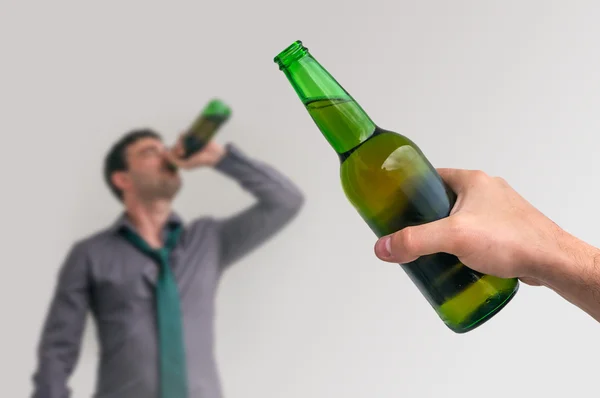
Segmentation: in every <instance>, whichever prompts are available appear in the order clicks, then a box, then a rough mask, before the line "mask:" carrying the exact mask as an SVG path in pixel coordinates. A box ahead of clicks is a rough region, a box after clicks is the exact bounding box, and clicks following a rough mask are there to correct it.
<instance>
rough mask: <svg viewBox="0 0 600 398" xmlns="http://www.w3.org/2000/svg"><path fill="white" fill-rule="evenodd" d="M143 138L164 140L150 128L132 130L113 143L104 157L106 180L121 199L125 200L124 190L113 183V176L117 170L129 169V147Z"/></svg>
mask: <svg viewBox="0 0 600 398" xmlns="http://www.w3.org/2000/svg"><path fill="white" fill-rule="evenodd" d="M142 138H156V139H158V140H162V137H161V136H160V134H158V133H157V132H156V131H154V130H152V129H149V128H144V129H136V130H131V131H129V132H127V133H125V134H124V135H123V137H121V138H120V139H119V140H118V141H117V142H115V143H114V144H113V146H112V147H111V148H110V150H109V151H108V153H107V154H106V157H105V158H104V181H106V183H107V184H108V187H109V188H110V190H111V191H112V193H113V194H114V195H115V196H116V197H117V199H119V200H120V201H123V192H122V191H121V190H120V189H119V188H117V187H116V186H115V185H114V184H113V183H112V180H111V177H112V175H113V173H114V172H116V171H126V170H127V156H126V151H127V148H128V147H129V146H130V145H131V144H133V143H134V142H136V141H138V140H140V139H142Z"/></svg>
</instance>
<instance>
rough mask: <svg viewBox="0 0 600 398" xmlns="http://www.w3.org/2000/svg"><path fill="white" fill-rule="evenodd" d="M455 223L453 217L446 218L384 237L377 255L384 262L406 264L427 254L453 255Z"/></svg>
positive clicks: (378, 244)
mask: <svg viewBox="0 0 600 398" xmlns="http://www.w3.org/2000/svg"><path fill="white" fill-rule="evenodd" d="M453 221H454V220H453V218H452V217H445V218H442V219H440V220H437V221H433V222H430V223H426V224H422V225H418V226H413V227H406V228H404V229H401V230H400V231H398V232H395V233H393V234H391V235H387V236H384V237H382V238H381V239H379V240H378V241H377V243H376V244H375V255H376V256H377V257H379V259H380V260H383V261H387V262H393V263H400V264H406V263H409V262H411V261H414V260H416V259H417V258H419V257H421V256H424V255H427V254H434V253H439V252H445V253H452V252H453V250H454V248H455V247H454V246H456V245H455V244H454V240H453V239H452V237H453V233H452V231H451V229H452V228H451V226H452V224H453ZM453 254H455V253H453Z"/></svg>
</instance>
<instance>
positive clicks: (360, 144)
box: [274, 41, 519, 333]
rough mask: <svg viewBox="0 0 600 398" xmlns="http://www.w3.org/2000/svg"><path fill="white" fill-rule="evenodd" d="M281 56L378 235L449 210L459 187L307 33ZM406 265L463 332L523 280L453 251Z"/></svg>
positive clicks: (353, 199)
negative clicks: (368, 105) (475, 266)
mask: <svg viewBox="0 0 600 398" xmlns="http://www.w3.org/2000/svg"><path fill="white" fill-rule="evenodd" d="M274 61H275V62H276V63H277V64H278V65H279V69H280V70H282V71H283V73H284V74H285V75H286V76H287V78H288V80H289V82H290V83H291V85H292V87H293V88H294V90H295V91H296V93H297V94H298V96H299V97H300V99H301V100H302V102H303V103H304V106H305V107H306V109H307V111H308V113H309V114H310V116H311V117H312V119H313V121H314V122H315V124H316V125H317V126H318V127H319V129H320V130H321V133H323V135H324V136H325V138H326V140H327V141H328V142H329V144H330V145H331V146H332V147H333V149H334V150H335V151H336V152H337V154H338V156H339V159H340V163H341V166H340V177H341V182H342V187H343V190H344V193H345V195H346V197H347V198H348V200H349V201H350V203H352V205H353V206H354V207H355V209H356V210H357V211H358V213H359V214H360V216H361V217H362V218H363V219H364V220H365V221H366V223H367V224H368V225H369V227H370V228H371V229H372V230H373V232H374V233H375V234H376V235H377V236H378V237H382V236H385V235H388V234H390V233H393V232H396V231H398V230H400V229H402V228H405V227H408V226H411V225H418V224H422V223H427V222H431V221H435V220H438V219H440V218H443V217H447V216H448V215H449V214H450V211H451V209H452V206H453V205H454V202H455V200H456V195H455V193H454V192H452V190H451V189H450V188H449V187H448V186H447V185H446V184H445V183H444V181H443V180H442V179H441V177H440V176H439V174H438V173H437V171H436V170H435V168H434V167H433V166H432V165H431V164H430V162H429V161H428V160H427V158H426V157H425V156H424V155H423V153H422V152H421V150H420V149H419V148H418V147H417V145H416V144H415V143H414V142H412V141H411V140H410V139H408V138H407V137H404V136H402V135H400V134H398V133H395V132H392V131H389V130H385V129H382V128H380V127H378V126H377V125H376V124H375V123H374V122H373V121H372V120H371V118H370V117H369V115H367V113H366V112H365V111H364V110H363V109H362V108H361V106H360V105H359V104H358V103H357V102H356V101H354V99H353V98H352V97H351V96H350V94H348V92H346V90H344V88H343V87H342V86H340V84H338V82H337V81H336V80H335V79H334V78H333V77H332V76H331V75H330V74H329V73H328V72H327V71H326V70H325V69H324V68H323V67H322V66H321V65H320V64H319V63H318V62H317V61H316V60H315V58H314V57H313V56H312V55H311V54H310V53H309V52H308V49H307V48H305V47H304V46H303V45H302V42H301V41H296V42H295V43H293V44H292V45H290V46H289V47H288V48H286V49H285V50H284V51H282V52H281V53H280V54H279V55H277V57H275V60H274ZM402 268H403V269H404V270H405V271H406V273H407V274H408V276H409V277H410V279H411V280H412V281H413V282H414V283H415V285H416V286H417V287H418V289H419V290H420V291H421V293H422V294H423V295H424V296H425V297H426V299H427V300H428V302H429V303H430V304H431V306H432V307H433V308H434V309H435V311H436V312H437V314H438V316H439V317H440V318H441V319H442V320H443V321H444V323H445V324H446V325H447V326H448V327H449V328H450V329H451V330H453V331H454V332H456V333H464V332H467V331H470V330H472V329H474V328H476V327H477V326H479V325H481V324H483V323H484V322H485V321H487V320H488V319H490V318H491V317H492V316H493V315H494V314H496V313H497V312H498V311H499V310H500V309H501V308H502V307H504V305H506V304H507V303H508V302H509V301H510V299H511V298H512V297H513V296H514V295H515V293H516V292H517V290H518V287H519V282H518V280H517V279H503V278H497V277H494V276H490V275H485V274H482V273H479V272H476V271H474V270H472V269H470V268H468V267H467V266H465V265H463V264H462V263H461V262H460V260H459V259H458V258H457V257H455V256H453V255H450V254H447V253H437V254H433V255H427V256H422V257H420V258H418V259H417V260H415V261H413V262H411V263H408V264H403V265H402Z"/></svg>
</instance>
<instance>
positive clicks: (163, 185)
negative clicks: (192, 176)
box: [121, 137, 181, 201]
mask: <svg viewBox="0 0 600 398" xmlns="http://www.w3.org/2000/svg"><path fill="white" fill-rule="evenodd" d="M165 151H166V148H165V146H164V145H163V143H162V142H161V141H160V140H158V139H156V138H150V137H148V138H141V139H139V140H137V141H136V142H134V143H133V144H131V145H129V147H127V150H126V152H125V158H126V161H127V166H128V167H127V171H126V172H124V175H123V176H124V178H123V180H124V184H122V185H123V186H122V188H121V189H123V191H129V192H130V193H132V194H133V195H135V197H137V198H139V199H140V200H143V201H149V200H157V199H173V197H175V195H176V194H177V192H178V191H179V188H180V187H181V178H180V176H179V174H178V172H177V171H176V170H175V169H174V168H173V167H171V166H170V163H169V162H168V161H167V158H166V157H165Z"/></svg>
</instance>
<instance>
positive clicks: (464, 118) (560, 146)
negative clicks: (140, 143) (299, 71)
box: [0, 0, 600, 398]
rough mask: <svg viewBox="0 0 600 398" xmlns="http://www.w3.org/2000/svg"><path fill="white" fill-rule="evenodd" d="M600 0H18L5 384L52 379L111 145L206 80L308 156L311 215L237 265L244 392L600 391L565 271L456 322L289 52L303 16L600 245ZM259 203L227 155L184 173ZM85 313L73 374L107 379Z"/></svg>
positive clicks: (230, 393) (11, 86) (236, 386)
mask: <svg viewBox="0 0 600 398" xmlns="http://www.w3.org/2000/svg"><path fill="white" fill-rule="evenodd" d="M599 20H600V3H598V2H597V1H568V2H567V1H548V0H544V1H543V0H540V1H524V0H520V1H501V2H500V1H496V2H492V1H475V0H473V1H464V0H455V1H451V2H449V1H441V0H440V1H426V0H425V1H424V0H419V1H416V0H415V1H405V0H396V1H387V0H370V1H358V0H353V1H342V0H332V1H326V0H321V1H315V0H310V1H275V0H254V1H221V2H218V1H188V2H181V1H169V2H166V1H165V2H156V1H147V0H146V1H124V0H121V1H103V2H82V1H62V0H54V1H35V2H28V1H6V0H2V1H0V132H1V137H2V153H1V156H0V162H1V167H0V173H1V180H0V181H2V191H1V192H2V195H1V201H2V202H1V204H2V213H3V216H2V218H3V220H4V222H3V225H2V232H1V234H2V236H1V242H2V246H1V247H2V278H0V280H1V282H0V283H1V286H2V287H1V288H0V311H1V313H2V320H1V321H0V325H1V327H0V352H1V353H2V355H1V356H0V374H1V375H2V377H1V380H2V382H1V383H0V396H2V397H25V396H28V395H29V394H30V393H31V375H32V373H33V371H34V369H35V364H36V359H35V348H36V346H37V343H38V339H39V336H40V331H41V325H42V322H43V319H44V317H45V314H46V310H47V307H48V302H49V300H50V298H51V294H52V291H53V289H54V283H55V280H56V279H55V278H56V273H57V270H58V267H59V266H60V264H61V262H62V260H63V259H64V256H65V254H66V251H67V250H68V248H69V247H70V245H71V244H72V242H73V241H74V240H76V239H79V238H81V237H83V236H87V235H88V234H90V233H93V232H95V231H97V230H98V229H100V228H104V227H105V226H107V225H108V224H109V223H112V222H113V220H114V219H115V217H117V215H118V212H119V210H120V208H119V204H118V203H117V202H116V201H115V200H114V199H113V198H112V197H111V195H110V194H109V191H108V189H107V188H106V186H105V185H104V183H103V181H102V176H101V163H102V160H103V157H104V154H105V153H106V150H107V148H108V147H109V145H111V144H112V143H113V141H114V140H116V139H117V138H118V137H119V136H120V135H121V134H123V133H124V132H126V131H128V130H130V129H132V128H136V127H145V126H148V127H152V128H155V129H157V130H159V131H160V132H162V133H163V134H164V135H165V137H166V138H167V140H168V141H169V142H172V141H173V140H174V139H175V137H176V136H177V134H178V133H179V132H180V131H182V130H183V129H184V128H185V127H186V126H187V125H188V124H189V123H190V122H191V121H192V119H193V118H194V117H195V115H196V114H197V112H198V111H199V110H200V109H201V108H202V106H203V105H204V104H205V102H206V101H207V100H208V99H209V98H211V97H213V96H220V97H221V98H223V99H224V100H226V101H227V102H229V103H230V104H231V105H232V107H233V109H234V114H233V117H232V119H231V121H230V122H229V123H228V124H227V126H226V127H225V128H224V129H223V131H222V132H221V133H220V135H219V137H218V140H219V142H222V143H225V142H235V143H236V144H237V145H238V146H239V147H240V148H242V149H243V150H244V151H245V152H246V153H247V154H248V155H250V156H252V157H255V158H258V159H261V160H263V161H266V162H269V163H270V164H272V165H273V166H275V167H277V168H278V169H279V170H281V171H282V172H283V173H285V174H286V175H288V176H289V177H290V178H292V179H293V180H294V181H295V182H296V183H297V184H298V185H299V186H300V187H301V188H302V190H303V191H304V193H305V194H306V197H307V202H306V206H305V208H304V210H303V211H302V213H301V214H300V215H299V217H298V218H297V219H296V220H295V221H294V222H293V223H292V224H291V225H290V226H289V227H288V228H286V229H285V230H284V231H283V232H282V233H281V234H280V235H278V236H277V237H276V238H275V239H273V240H271V241H270V242H269V243H268V244H267V245H265V246H264V247H263V248H262V249H261V250H259V251H256V252H255V253H254V254H252V255H251V256H249V257H247V258H245V259H244V260H243V261H241V262H239V263H238V264H237V266H236V267H234V268H232V269H231V271H230V272H228V273H227V274H226V275H225V277H224V279H223V280H222V284H221V287H220V291H219V296H218V301H217V303H218V309H217V310H218V319H217V338H218V343H217V348H216V349H217V356H218V362H219V367H220V369H221V376H222V379H223V382H224V391H225V394H226V397H228V398H236V397H245V398H250V397H252V398H254V397H257V398H258V397H260V398H266V397H273V398H284V397H285V398H306V397H310V398H331V397H344V398H367V397H368V398H374V397H377V398H384V397H390V398H391V397H411V398H421V397H440V396H444V397H448V398H451V397H460V398H467V397H482V396H483V397H486V398H500V397H508V396H515V397H559V396H569V397H577V396H582V397H583V396H586V397H589V396H596V395H597V394H598V383H597V372H598V367H597V359H598V358H599V357H600V344H598V336H600V334H599V332H600V326H599V325H598V324H597V323H596V322H594V321H593V320H592V319H591V318H590V317H589V316H588V315H586V314H585V313H583V312H582V311H581V310H579V309H577V308H576V307H574V306H572V305H571V304H569V303H567V302H566V301H564V300H563V299H562V298H560V297H559V296H558V295H556V294H555V293H553V292H551V291H549V290H546V289H544V288H533V287H529V286H522V287H521V290H520V292H519V293H518V296H517V297H516V298H515V299H514V300H513V302H511V303H510V305H509V306H507V307H506V308H505V309H504V310H503V311H502V312H501V313H500V314H499V315H498V316H496V317H495V318H494V319H493V320H492V321H490V322H488V323H487V324H486V325H484V326H482V327H481V328H479V329H477V330H475V331H473V332H471V333H467V334H465V335H456V334H454V333H452V332H451V331H450V330H449V329H447V328H446V327H445V326H444V325H443V323H442V322H441V321H440V320H439V319H438V318H437V315H436V314H435V312H434V311H433V310H432V309H431V308H430V307H429V305H428V304H427V303H426V301H425V299H424V298H423V297H422V296H421V295H420V293H419V292H418V291H417V289H416V288H415V287H414V286H413V285H412V283H411V282H410V281H409V279H408V277H407V276H406V275H405V274H404V273H403V271H402V270H401V268H400V267H399V266H396V265H392V264H386V263H382V262H380V261H379V260H377V259H376V257H375V256H374V255H373V244H374V243H375V236H374V235H373V234H372V232H371V231H370V230H369V228H368V227H367V226H366V224H365V223H364V222H363V221H362V220H361V219H360V218H359V217H358V215H357V214H356V212H355V211H354V210H353V209H352V208H351V206H350V204H349V203H348V202H347V201H346V199H345V198H344V196H343V193H342V190H341V186H340V183H339V174H338V167H339V165H338V160H337V157H336V155H335V154H334V152H333V151H332V150H331V149H330V148H329V146H328V144H327V142H326V141H325V140H324V138H323V137H322V136H321V134H320V132H319V131H318V129H317V128H316V127H315V125H314V124H313V122H312V121H311V120H310V117H309V116H308V114H307V113H306V111H305V109H304V108H303V106H302V104H301V103H300V101H299V100H298V98H297V97H296V94H295V93H294V92H293V90H292V88H291V86H290V85H289V83H288V82H287V80H286V78H285V76H284V75H283V73H281V72H280V71H279V70H278V69H277V65H276V64H275V63H273V57H274V56H275V55H277V53H279V52H280V51H281V50H283V49H284V48H285V47H287V46H288V45H289V44H290V43H292V42H293V41H294V40H297V39H300V40H302V41H303V42H304V44H305V45H306V46H307V47H308V48H309V50H310V51H311V52H312V54H313V55H314V56H315V57H316V59H317V60H319V61H320V62H321V63H322V64H323V65H324V66H325V67H326V68H327V69H328V70H329V71H330V72H331V73H332V74H333V75H334V76H335V77H336V78H337V79H338V80H339V81H340V83H341V84H342V85H343V86H344V87H345V88H346V89H347V90H348V91H349V92H350V93H351V94H352V95H353V96H354V97H355V98H356V99H357V101H359V103H360V104H361V105H362V106H363V107H364V108H365V109H366V110H367V112H369V113H370V115H371V116H372V118H373V119H374V120H375V121H376V122H377V123H378V124H379V125H380V126H382V127H384V128H387V129H391V130H395V131H397V132H400V133H402V134H405V135H407V136H408V137H410V138H411V139H413V140H414V141H415V142H416V143H417V144H418V145H419V146H420V147H421V149H422V150H423V151H424V152H425V154H426V155H427V156H428V158H429V159H430V160H431V161H432V163H433V164H434V165H435V166H439V167H441V166H443V167H462V168H475V169H483V170H485V171H486V172H488V173H490V174H493V175H501V176H503V177H504V178H506V179H507V180H508V181H509V183H511V185H512V186H513V187H515V188H516V189H517V190H518V191H519V192H520V193H521V194H522V195H523V196H525V198H527V199H528V200H529V201H531V202H532V203H533V204H534V205H535V206H537V207H538V208H540V209H541V210H542V211H543V212H544V213H545V214H547V215H548V216H549V217H551V218H552V219H553V220H554V221H556V222H557V223H558V224H559V225H561V226H562V227H564V228H565V229H567V230H568V231H569V232H572V233H574V234H575V235H577V236H579V237H581V238H583V239H584V240H586V241H588V242H590V243H592V244H595V245H600V232H599V228H598V225H599V221H600V216H599V215H598V213H597V211H596V210H597V208H598V197H599V195H600V188H599V186H598V181H599V178H600V169H599V168H598V146H599V145H600V140H599V138H598V137H599V136H600V118H599V117H598V115H599V110H600V72H599V71H600V51H599V49H600V24H598V21H599ZM250 203H251V198H250V197H249V196H248V195H247V194H245V193H244V192H243V191H242V190H240V189H239V187H238V186H237V185H236V184H235V183H234V182H233V181H231V180H228V179H226V178H224V177H222V176H221V175H219V174H217V173H214V172H213V171H211V170H200V171H195V172H190V173H188V174H186V175H185V176H184V189H183V190H182V192H181V195H180V196H179V197H178V199H177V200H176V203H175V205H176V209H177V210H178V211H179V212H180V213H181V214H182V215H183V216H184V217H185V218H186V219H187V220H190V219H192V218H193V217H196V216H199V215H202V214H210V213H212V214H219V215H222V214H229V213H231V212H234V211H237V210H239V209H240V208H241V207H243V206H247V205H248V204H250ZM97 350H98V348H97V344H96V336H95V331H94V328H93V325H92V323H91V322H89V323H88V327H87V328H86V332H85V338H84V342H83V347H82V351H81V355H80V360H79V363H78V366H77V368H76V371H75V372H74V374H73V376H72V378H71V379H70V382H69V384H70V385H71V386H72V388H73V389H74V397H89V396H90V395H91V394H92V393H93V386H94V382H95V371H96V358H97Z"/></svg>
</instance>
